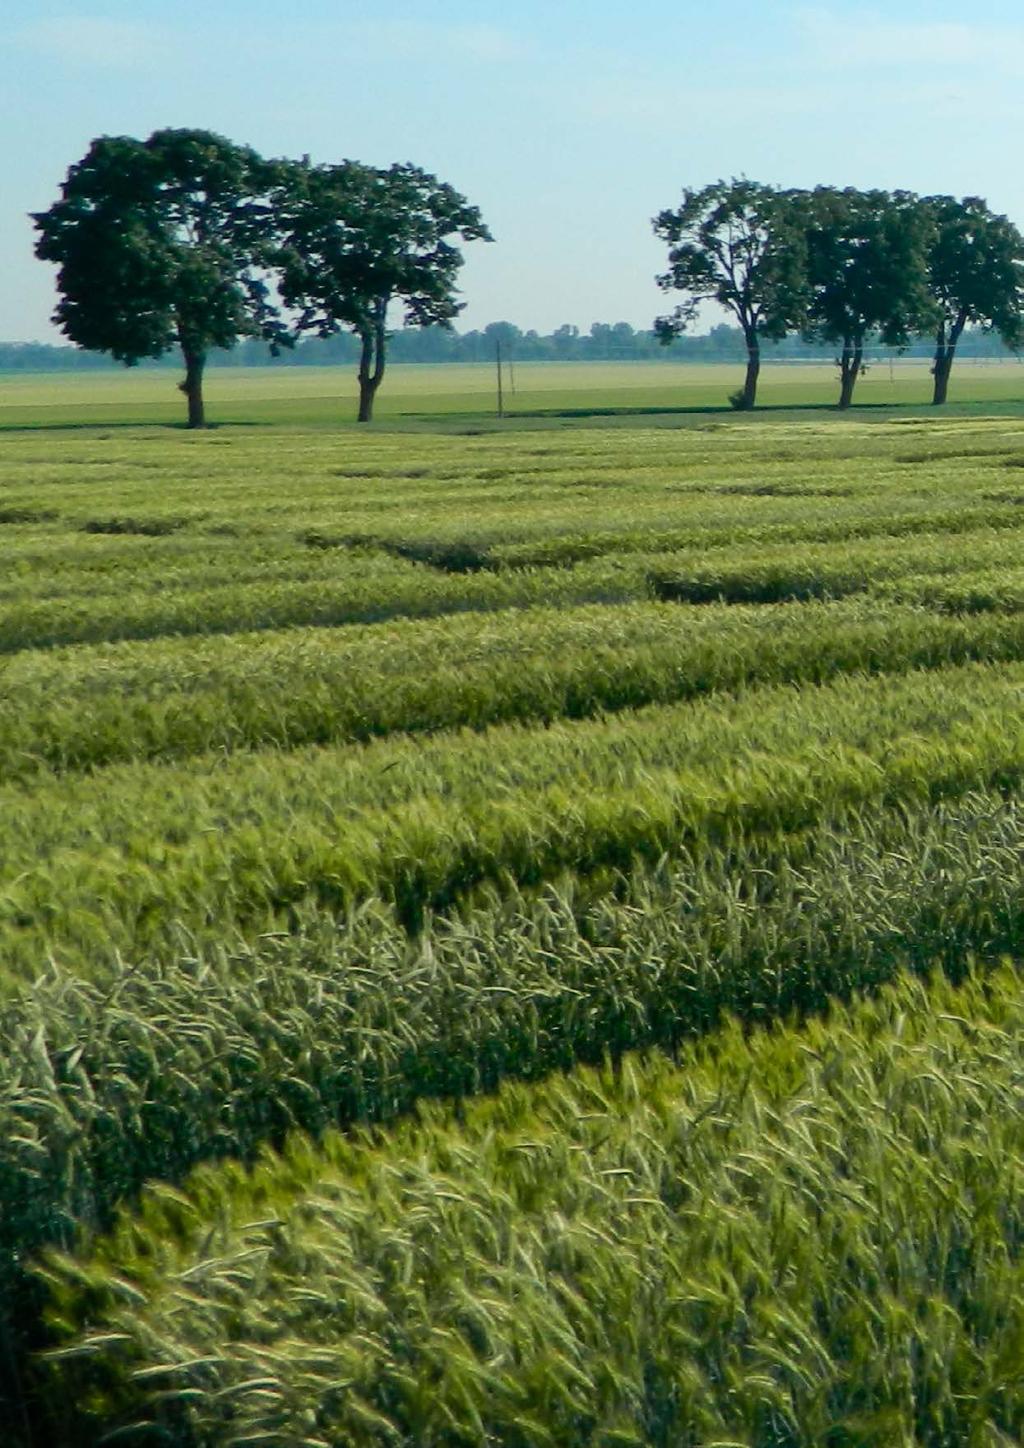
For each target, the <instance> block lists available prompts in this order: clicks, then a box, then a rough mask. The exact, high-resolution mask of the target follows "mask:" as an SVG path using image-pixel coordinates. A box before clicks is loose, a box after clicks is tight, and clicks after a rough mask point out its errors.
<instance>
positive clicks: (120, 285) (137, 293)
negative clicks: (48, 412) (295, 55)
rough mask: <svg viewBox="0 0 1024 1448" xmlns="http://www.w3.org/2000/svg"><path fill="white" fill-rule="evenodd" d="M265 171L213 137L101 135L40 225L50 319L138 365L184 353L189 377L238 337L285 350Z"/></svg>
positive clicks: (250, 154)
mask: <svg viewBox="0 0 1024 1448" xmlns="http://www.w3.org/2000/svg"><path fill="white" fill-rule="evenodd" d="M267 179H268V178H267V175H266V169H265V166H264V163H263V162H262V161H261V160H260V158H259V157H258V156H257V155H256V153H255V152H254V151H252V150H250V149H249V148H248V147H242V146H236V145H234V144H233V143H232V142H230V141H227V140H225V139H224V138H223V137H222V136H216V135H214V134H212V133H211V132H209V131H196V130H171V129H168V130H161V131H155V132H154V133H153V135H151V136H150V137H149V139H148V140H146V141H137V140H135V139H133V138H131V137H125V136H120V137H110V136H103V137H100V138H99V139H98V140H95V141H93V142H92V144H91V146H90V148H89V151H88V152H87V154H86V155H85V156H84V157H83V159H82V160H81V161H80V162H78V163H77V164H76V165H74V166H72V167H71V169H70V170H69V172H68V176H67V180H66V181H65V183H64V185H63V187H62V195H61V199H60V200H59V201H57V202H55V203H54V204H53V206H51V207H50V209H49V210H48V211H45V212H40V213H38V214H37V215H36V216H35V218H34V220H35V224H36V228H37V230H38V232H39V241H38V243H37V246H36V254H37V255H38V256H40V257H41V258H42V259H43V260H45V261H52V262H56V263H57V264H58V266H59V268H60V270H59V272H58V276H57V285H58V288H59V290H60V292H61V301H60V303H59V304H58V307H57V311H56V313H55V317H54V320H55V321H56V322H58V324H59V325H60V327H61V329H62V330H63V332H64V333H65V335H66V336H67V337H69V338H70V339H71V341H73V342H75V343H77V344H78V345H79V346H81V347H86V348H89V349H91V350H94V351H101V352H110V353H111V354H112V355H113V356H114V357H116V358H117V359H118V360H119V361H122V362H126V363H129V364H131V363H135V362H138V361H140V360H141V359H142V358H143V357H159V356H160V355H161V354H162V353H164V352H166V351H168V350H169V349H170V348H172V347H174V346H180V348H181V350H182V352H183V354H184V356H185V359H186V362H187V363H188V364H189V366H190V367H192V366H193V365H194V366H196V367H198V369H199V373H200V375H201V371H202V365H203V362H204V361H205V357H206V354H207V352H208V351H209V350H210V348H211V347H232V346H233V345H234V344H235V342H236V341H237V340H238V339H239V337H244V336H265V337H268V338H271V339H275V338H276V339H278V340H279V339H280V337H281V335H282V333H281V329H280V327H279V324H278V322H277V319H276V315H275V312H274V310H273V307H272V305H271V303H270V300H269V294H268V290H267V286H266V283H265V281H264V280H263V276H262V269H263V268H264V267H265V266H266V263H267V261H268V259H269V255H270V249H269V246H268V236H267V211H266V207H265V204H264V202H263V201H262V200H261V193H262V192H263V191H264V190H265V186H266V181H267Z"/></svg>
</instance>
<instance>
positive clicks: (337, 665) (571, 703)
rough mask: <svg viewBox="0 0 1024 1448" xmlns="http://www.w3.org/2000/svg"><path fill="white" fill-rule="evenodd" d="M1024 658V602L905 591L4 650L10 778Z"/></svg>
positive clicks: (2, 700) (1, 690)
mask: <svg viewBox="0 0 1024 1448" xmlns="http://www.w3.org/2000/svg"><path fill="white" fill-rule="evenodd" d="M1021 659H1024V620H1021V618H1020V617H1019V616H1014V615H1011V616H1009V617H1002V616H998V615H990V616H981V617H971V618H958V617H950V616H943V615H941V614H934V613H930V612H927V611H925V610H923V609H915V608H910V607H906V606H902V605H899V604H895V603H883V602H879V601H877V600H874V601H870V600H869V601H864V600H851V601H849V602H845V603H838V604H835V605H828V604H818V603H811V604H807V605H802V606H799V607H794V608H791V609H786V610H784V611H782V612H779V613H769V612H766V611H765V610H764V609H757V608H717V607H710V608H704V609H700V610H692V611H691V610H689V609H683V610H681V609H678V608H674V607H666V606H664V605H659V604H650V603H636V604H627V605H622V606H619V607H611V606H608V605H603V606H600V607H588V608H577V609H574V610H564V611H563V610H555V609H528V610H523V611H522V612H508V611H502V612H500V613H496V614H488V615H485V616H484V617H480V616H471V617H466V616H459V617H449V618H444V619H442V620H439V621H431V622H424V621H409V620H402V621H398V622H395V623H392V624H389V625H387V626H386V627H385V626H382V627H380V628H378V629H371V630H366V629H354V628H352V629H333V630H311V629H303V630H295V631H288V632H282V633H267V634H251V635H237V634H236V635H233V636H232V637H230V638H214V639H203V640H195V639H188V640H186V639H180V640H179V639H162V640H159V641H155V642H151V643H146V644H133V645H128V644H125V645H121V646H119V647H117V648H112V647H109V646H100V647H95V648H85V647H79V648H75V649H68V650H62V651H60V652H48V653H45V654H39V653H36V652H27V653H23V654H19V655H16V656H14V657H12V658H9V659H7V660H6V661H4V660H0V781H2V780H5V779H6V780H7V781H11V780H15V779H19V778H27V777H30V776H32V775H34V774H38V773H40V772H45V771H47V770H57V771H61V772H63V771H68V770H82V769H94V768H96V767H98V766H102V765H107V764H110V763H114V762H118V761H129V760H150V759H152V760H155V759H168V760H169V759H176V758H178V759H180V758H184V757H187V756H190V755H194V754H200V753H206V752H211V751H217V752H220V751H225V752H234V751H239V750H254V749H267V748H276V749H295V748H298V747H301V746H303V745H309V744H344V743H346V742H355V741H361V740H369V739H373V738H376V737H380V736H384V735H389V734H396V733H402V732H406V733H431V732H435V731H438V730H442V729H452V728H464V727H469V728H471V729H481V728H484V727H486V726H490V725H493V724H500V723H510V722H513V721H517V720H519V721H523V722H532V721H540V722H552V721H555V720H558V719H582V718H588V717H591V716H593V715H596V714H599V713H601V712H609V713H614V712H617V711H620V710H626V709H636V708H639V707H642V706H645V705H649V704H664V703H671V702H674V701H678V700H685V699H688V698H694V697H698V696H700V695H703V694H709V693H713V692H715V691H719V690H729V689H738V688H741V687H745V686H749V685H752V684H772V683H821V682H823V681H825V680H828V679H831V678H834V677H836V676H838V675H841V674H844V673H857V672H862V673H901V672H906V671H908V670H911V669H916V668H936V667H941V666H943V665H947V664H953V663H961V662H965V661H968V660H978V661H981V662H997V661H1004V660H1005V661H1014V660H1021Z"/></svg>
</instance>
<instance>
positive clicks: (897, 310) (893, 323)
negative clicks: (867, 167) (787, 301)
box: [798, 186, 938, 407]
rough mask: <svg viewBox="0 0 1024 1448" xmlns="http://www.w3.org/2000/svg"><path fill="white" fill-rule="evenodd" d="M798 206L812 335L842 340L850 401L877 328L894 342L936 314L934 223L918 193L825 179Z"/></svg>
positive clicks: (844, 397) (844, 400)
mask: <svg viewBox="0 0 1024 1448" xmlns="http://www.w3.org/2000/svg"><path fill="white" fill-rule="evenodd" d="M798 204H799V207H800V209H802V210H803V212H804V215H805V218H806V220H805V225H806V228H807V231H806V237H807V275H808V282H809V289H810V304H809V307H808V311H807V322H806V325H805V327H804V333H805V336H808V337H810V338H813V339H816V340H820V341H825V342H835V343H837V344H839V346H840V347H841V349H842V350H841V353H840V356H839V359H838V364H839V367H840V372H841V375H842V384H843V385H842V391H841V394H840V406H844V407H845V406H848V405H849V403H850V400H851V398H852V394H853V386H854V383H855V382H856V379H857V376H858V375H859V374H860V372H861V370H862V366H863V362H862V358H863V351H864V342H865V340H866V338H867V337H868V336H869V335H870V334H871V333H877V334H878V336H879V337H880V338H881V340H882V341H883V342H884V343H886V345H887V346H891V347H902V346H906V344H907V343H908V342H909V341H910V338H911V336H912V334H914V333H917V332H921V331H925V330H927V328H928V327H929V326H930V325H931V323H932V322H933V321H934V320H937V315H938V306H937V303H936V300H935V298H934V296H933V295H932V292H931V290H930V287H929V275H928V257H929V251H930V248H931V246H932V242H933V237H934V226H935V222H934V219H933V216H932V214H931V212H930V210H929V209H928V208H926V207H922V206H921V205H920V203H919V202H918V200H917V198H916V197H915V196H912V195H910V194H909V193H907V192H902V191H898V192H895V193H891V194H890V193H889V192H885V191H857V190H855V189H854V188H852V187H847V188H846V189H845V190H842V191H840V190H837V189H835V188H834V187H830V186H818V187H816V188H815V189H814V190H813V191H811V192H807V193H803V194H802V196H801V197H800V200H799V203H798Z"/></svg>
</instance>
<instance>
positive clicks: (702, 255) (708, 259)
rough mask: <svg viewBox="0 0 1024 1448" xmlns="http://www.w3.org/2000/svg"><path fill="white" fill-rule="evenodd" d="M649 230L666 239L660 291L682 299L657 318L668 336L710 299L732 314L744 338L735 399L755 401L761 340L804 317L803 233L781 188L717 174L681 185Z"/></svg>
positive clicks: (777, 335) (682, 327)
mask: <svg viewBox="0 0 1024 1448" xmlns="http://www.w3.org/2000/svg"><path fill="white" fill-rule="evenodd" d="M653 224H654V233H655V235H656V236H658V237H660V238H661V239H662V240H663V241H665V242H667V243H668V245H669V253H668V261H669V269H668V271H667V272H665V273H663V274H662V275H661V276H659V277H658V278H657V282H658V285H659V286H660V287H661V289H662V290H663V291H666V292H668V291H679V292H682V293H683V294H684V299H683V301H681V302H680V303H679V304H678V305H677V306H676V308H675V310H674V311H673V312H672V313H671V314H670V315H668V316H664V317H659V318H658V319H657V320H656V322H655V327H656V329H657V331H658V332H659V333H660V335H661V336H662V338H663V340H665V341H670V340H671V339H672V338H673V337H674V336H676V335H678V333H679V332H681V331H684V330H685V329H686V327H688V326H689V325H690V324H691V323H692V322H693V321H694V320H695V318H696V317H697V315H698V314H699V310H700V305H701V302H703V301H714V302H717V303H718V305H719V306H721V307H724V308H725V309H726V311H728V312H731V313H732V315H733V316H734V317H735V318H736V320H737V322H738V323H739V325H740V328H741V330H742V332H743V336H744V339H745V342H746V346H747V373H746V379H745V381H744V386H743V391H742V393H739V394H737V396H736V398H735V399H734V400H735V402H736V404H737V406H739V407H742V408H750V407H753V406H754V403H755V400H756V396H757V379H758V374H759V372H760V367H761V340H762V338H771V339H775V340H778V339H780V338H782V337H784V336H785V335H786V333H787V332H788V331H790V330H792V329H793V328H794V327H797V326H799V325H800V323H801V322H802V320H803V318H804V315H805V310H806V267H805V241H804V233H803V230H802V229H801V227H800V225H799V217H798V215H797V213H796V212H795V210H794V208H793V206H792V204H791V202H790V199H789V197H788V195H787V194H786V193H781V192H779V191H777V190H776V189H775V188H774V187H771V186H765V185H762V184H761V183H760V182H757V181H748V180H745V179H741V180H735V179H734V180H732V181H716V182H715V183H714V184H713V185H711V186H705V187H703V188H702V189H700V190H692V189H689V188H687V189H685V190H684V191H683V199H682V202H681V204H680V205H679V206H678V207H676V209H675V210H667V211H661V212H659V213H658V215H657V216H656V217H655V218H654V223H653Z"/></svg>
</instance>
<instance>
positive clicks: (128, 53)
mask: <svg viewBox="0 0 1024 1448" xmlns="http://www.w3.org/2000/svg"><path fill="white" fill-rule="evenodd" d="M1022 75H1024V13H1022V11H1021V8H1020V5H1019V3H1014V4H1011V3H1008V0H975V3H974V4H973V5H972V6H970V7H966V6H964V5H963V4H961V3H953V0H928V3H923V0H901V3H900V4H899V6H896V5H893V4H891V3H890V4H889V5H883V4H881V3H879V4H876V5H874V6H872V5H871V4H870V3H868V4H865V5H856V6H853V5H850V4H849V3H845V4H836V3H832V0H821V3H806V4H790V3H788V0H730V3H729V4H728V5H724V4H723V5H715V4H711V3H696V0H632V3H629V4H623V3H621V0H616V3H612V0H518V3H512V0H505V3H502V4H498V3H490V0H476V3H470V0H445V3H444V4H443V5H442V4H435V3H429V0H421V3H419V4H412V3H405V4H399V3H389V0H380V3H378V4H377V5H376V6H375V7H374V6H372V5H367V4H365V3H360V4H356V3H352V0H293V3H292V4H291V5H288V4H285V3H282V0H205V3H203V0H3V3H2V5H0V133H2V135H3V139H4V146H3V151H2V159H0V213H2V215H0V338H3V339H11V338H13V339H21V340H29V339H34V338H45V337H48V336H51V335H52V333H51V331H50V328H49V325H48V317H49V314H50V311H51V309H52V306H53V299H54V293H53V284H52V271H51V269H50V268H49V267H48V266H47V265H45V264H44V263H42V262H38V261H35V260H34V259H33V257H32V231H31V227H30V225H29V223H28V221H27V219H26V212H28V211H30V210H33V209H42V208H44V207H46V206H47V205H48V204H49V203H50V202H51V201H52V200H53V199H54V198H55V196H56V194H57V188H58V186H59V183H60V181H61V179H62V178H63V176H64V173H65V171H66V169H67V167H68V165H69V164H70V163H71V162H73V161H75V160H77V159H78V158H79V157H81V155H82V154H83V153H84V151H85V150H86V148H87V146H88V144H89V141H90V140H91V139H92V137H93V136H96V135H100V134H132V135H139V136H144V135H148V134H149V132H150V131H152V130H154V129H156V128H157V127H159V126H167V125H174V126H202V127H207V128H209V129H212V130H216V131H220V132H222V133H224V134H225V135H227V136H230V137H232V138H233V139H235V140H238V141H247V142H249V143H250V144H252V145H254V146H256V147H257V148H258V149H259V150H261V151H263V152H264V153H265V154H268V155H300V154H302V153H305V152H308V153H309V154H310V155H311V156H312V157H313V158H314V159H315V160H320V161H331V160H338V159H341V158H342V157H346V156H347V157H353V158H356V159H360V160H364V161H368V162H372V163H376V164H386V163H388V162H390V161H397V160H403V161H405V160H409V161H414V162H416V163H417V164H419V165H422V166H424V167H426V168H427V169H428V170H430V171H434V172H436V174H438V175H439V176H441V177H442V178H443V179H444V180H447V181H450V182H452V184H453V185H455V186H457V187H458V188H459V189H460V190H462V191H463V192H465V194H466V195H467V196H468V197H469V198H470V200H472V201H474V202H476V203H477V204H478V205H479V206H480V207H481V209H482V211H483V213H484V216H485V218H486V220H487V221H488V222H489V224H490V226H491V228H492V230H493V232H494V234H495V236H496V238H497V242H496V244H495V245H493V246H483V245H481V244H476V245H474V246H472V247H470V248H468V251H467V264H466V267H465V269H464V271H463V279H462V291H463V297H464V300H465V301H466V303H467V307H466V311H465V313H464V314H463V317H462V318H461V319H460V322H459V325H460V326H462V327H468V326H482V325H484V324H485V323H486V322H488V321H492V320H496V319H499V318H506V319H508V320H511V321H514V322H517V323H518V324H519V325H520V326H523V327H538V328H540V329H542V330H550V329H551V328H553V327H555V326H558V325H559V324H560V323H562V322H574V323H576V324H577V325H578V326H580V327H581V328H583V329H584V330H585V329H586V328H588V327H589V325H590V323H591V322H592V321H620V320H625V321H629V322H632V323H633V324H634V325H637V326H649V325H650V323H651V320H652V318H653V317H654V315H655V314H656V313H657V312H658V311H659V310H662V309H663V308H664V299H663V298H662V297H661V295H660V294H659V293H658V291H657V289H656V288H655V286H654V284H653V280H652V278H653V275H654V273H655V272H656V271H657V270H658V269H659V267H660V265H661V264H662V261H663V252H662V249H661V247H660V245H659V244H658V243H657V242H656V241H655V240H654V238H653V237H652V236H651V233H650V217H651V216H652V215H653V214H654V212H655V211H657V210H659V209H660V208H662V207H664V206H668V205H672V204H674V202H675V200H676V197H677V196H678V193H679V190H680V188H681V187H682V186H684V185H701V184H703V183H704V182H706V181H710V180H714V179H716V178H717V177H718V176H723V175H724V176H729V175H734V174H740V173H743V174H746V175H748V176H751V177H755V178H757V179H759V180H765V181H773V182H777V183H780V184H782V185H814V184H816V183H818V182H826V181H827V182H833V183H836V184H842V185H846V184H851V185H862V186H883V187H896V186H900V187H907V188H909V189H911V190H917V191H921V192H933V191H941V192H953V193H956V194H958V195H963V194H973V195H982V196H985V197H986V198H987V199H988V201H989V203H990V205H992V206H993V207H994V208H995V209H996V210H999V211H1003V212H1006V213H1007V214H1008V215H1010V216H1011V217H1012V218H1013V219H1014V220H1015V221H1017V222H1018V223H1019V224H1022V225H1024V164H1022V163H1021V160H1020V156H1021V149H1022V147H1021V142H1022V139H1024V86H1022V85H1021V77H1022Z"/></svg>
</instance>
